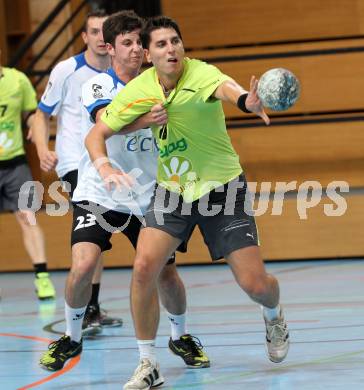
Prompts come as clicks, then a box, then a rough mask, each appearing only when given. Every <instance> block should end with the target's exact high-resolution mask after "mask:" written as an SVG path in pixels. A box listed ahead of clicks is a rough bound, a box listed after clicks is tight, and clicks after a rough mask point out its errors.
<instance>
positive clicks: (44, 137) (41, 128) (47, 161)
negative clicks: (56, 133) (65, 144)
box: [30, 108, 58, 172]
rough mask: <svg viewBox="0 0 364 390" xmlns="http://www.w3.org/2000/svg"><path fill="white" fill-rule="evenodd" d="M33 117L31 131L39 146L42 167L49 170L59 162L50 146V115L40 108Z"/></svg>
mask: <svg viewBox="0 0 364 390" xmlns="http://www.w3.org/2000/svg"><path fill="white" fill-rule="evenodd" d="M32 119H33V120H32V123H31V128H30V132H31V134H32V141H33V142H34V144H35V146H36V148H37V153H38V158H39V161H40V168H41V169H42V170H43V171H45V172H49V171H51V170H52V169H54V168H55V167H56V165H57V162H58V157H57V154H56V153H55V152H54V151H51V150H49V148H48V141H49V115H48V114H46V113H45V112H43V111H42V110H40V109H39V108H38V109H37V111H36V112H35V114H34V115H33V118H32Z"/></svg>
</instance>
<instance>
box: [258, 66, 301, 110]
mask: <svg viewBox="0 0 364 390" xmlns="http://www.w3.org/2000/svg"><path fill="white" fill-rule="evenodd" d="M299 95H300V82H299V81H298V79H297V77H296V76H295V75H294V74H293V73H292V72H290V71H289V70H287V69H284V68H274V69H270V70H268V71H267V72H265V73H264V74H263V75H262V77H261V78H260V80H259V83H258V96H259V98H260V100H261V102H262V103H263V106H264V107H268V108H270V109H271V110H273V111H284V110H287V109H288V108H290V107H292V106H293V105H294V104H295V103H296V101H297V99H298V97H299Z"/></svg>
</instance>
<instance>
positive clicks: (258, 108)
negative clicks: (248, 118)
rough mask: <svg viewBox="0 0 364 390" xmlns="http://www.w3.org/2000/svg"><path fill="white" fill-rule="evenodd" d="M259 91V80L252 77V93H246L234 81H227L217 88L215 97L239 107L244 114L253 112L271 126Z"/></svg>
mask: <svg viewBox="0 0 364 390" xmlns="http://www.w3.org/2000/svg"><path fill="white" fill-rule="evenodd" d="M257 90H258V79H256V78H255V76H252V78H251V80H250V91H246V90H245V89H244V88H243V87H242V86H240V85H239V84H238V83H237V82H236V81H234V80H227V81H225V82H223V83H222V84H221V85H220V86H219V87H217V89H216V91H215V92H214V97H215V98H217V99H220V100H223V101H224V102H229V103H231V104H234V105H237V106H238V107H239V108H240V109H241V110H242V111H244V112H252V113H254V114H256V115H258V116H259V117H261V118H262V119H263V121H264V122H265V124H266V125H269V123H270V121H269V117H268V115H267V114H266V113H265V111H264V108H263V104H262V102H261V101H260V99H259V96H258V93H257Z"/></svg>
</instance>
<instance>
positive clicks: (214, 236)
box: [86, 16, 289, 389]
mask: <svg viewBox="0 0 364 390" xmlns="http://www.w3.org/2000/svg"><path fill="white" fill-rule="evenodd" d="M141 36H142V43H143V47H144V49H145V53H146V57H147V60H148V61H149V62H151V63H152V64H153V67H152V68H150V69H148V70H146V71H145V72H144V73H142V74H141V75H140V76H138V77H137V78H135V79H134V80H132V81H131V82H130V83H128V85H126V87H125V88H124V89H123V90H122V91H121V92H120V93H119V94H118V95H117V96H116V97H115V98H114V100H113V101H112V103H111V104H110V105H109V106H107V107H106V110H105V112H104V114H103V115H102V116H101V119H100V120H99V121H98V122H97V123H96V125H95V126H94V127H93V129H92V130H91V132H90V133H89V135H88V137H87V138H86V147H87V148H88V150H89V153H90V156H91V159H92V160H93V161H94V163H95V166H96V168H97V169H98V172H99V174H100V176H101V177H102V178H103V179H104V181H105V183H106V185H107V186H108V187H109V188H110V187H112V186H113V185H115V186H117V187H118V186H123V185H129V186H131V188H132V186H133V185H134V183H133V181H132V180H131V179H130V177H129V176H128V175H127V172H121V171H118V170H116V169H114V168H113V167H112V166H111V164H110V163H109V161H108V160H107V154H106V149H105V140H106V139H107V138H108V137H110V136H111V135H112V134H114V133H115V132H119V131H121V132H122V131H123V128H124V127H126V126H127V125H128V124H130V123H131V122H133V121H134V120H135V119H136V118H138V117H140V116H141V115H143V114H145V113H147V112H151V113H152V115H153V116H154V119H155V123H157V124H158V125H153V126H152V130H153V134H154V137H155V138H156V139H157V142H158V147H159V156H158V173H157V184H156V186H155V191H154V196H153V198H152V200H151V204H150V206H149V209H148V211H147V213H146V216H145V226H146V227H145V228H144V229H142V231H141V233H140V236H139V240H138V245H137V253H136V258H135V262H134V271H133V278H132V286H131V305H132V313H133V320H134V327H135V331H136V337H137V339H138V340H143V342H144V343H148V342H149V344H150V345H151V346H153V345H154V340H155V337H156V333H157V327H158V320H159V305H158V303H157V302H155V301H153V300H152V298H151V297H152V296H153V293H154V291H155V290H156V288H157V280H158V276H159V274H160V272H161V269H162V268H163V266H164V264H165V261H161V259H167V258H168V256H170V255H171V254H172V253H173V252H174V251H175V250H176V249H177V248H179V250H182V251H183V250H186V247H187V242H188V240H189V238H190V236H191V234H192V231H193V229H194V227H195V226H196V225H198V226H199V228H200V230H201V232H202V235H203V237H204V240H205V243H206V245H207V246H208V248H209V251H210V254H211V257H212V259H213V260H218V259H221V258H225V259H226V261H227V263H228V264H229V266H230V268H231V270H232V272H233V274H234V277H235V279H236V281H237V283H238V284H239V286H240V287H241V288H242V290H244V291H245V292H246V293H247V294H248V295H249V296H250V298H251V299H252V300H254V301H255V302H257V303H258V304H260V305H261V306H262V309H263V317H264V320H265V324H266V340H267V352H268V357H269V359H270V360H271V361H273V362H276V363H278V362H281V361H283V360H284V358H285V357H286V355H287V352H288V347H289V335H288V330H287V325H286V322H285V320H284V317H283V311H282V308H281V306H280V304H279V285H278V281H277V280H276V278H275V277H274V276H272V275H270V274H267V273H266V271H265V268H264V263H263V260H262V258H261V254H260V250H259V239H258V235H257V229H256V226H255V221H254V217H253V216H252V213H251V212H249V210H247V209H246V207H244V205H245V204H247V202H246V199H245V198H246V192H247V184H246V180H245V177H244V174H243V170H242V168H241V166H240V163H239V157H238V155H237V154H236V152H235V150H234V149H233V147H232V145H231V141H230V138H229V136H228V134H227V131H226V125H225V117H224V113H223V109H222V103H221V101H225V102H229V103H231V104H234V105H237V106H238V107H239V108H240V109H241V110H242V111H244V112H252V113H255V114H256V115H258V116H259V117H261V118H262V119H263V121H264V122H265V123H266V124H269V118H268V116H267V115H266V113H265V112H264V110H263V106H262V103H261V102H260V100H259V98H258V95H257V85H258V80H257V79H256V78H255V77H254V76H253V77H252V79H251V82H250V90H249V91H246V90H245V89H244V88H242V87H241V86H240V85H239V84H238V83H237V82H235V81H234V80H233V79H231V78H230V77H229V76H227V75H225V74H223V73H222V72H221V71H220V70H219V69H218V68H216V67H215V66H212V65H209V64H206V63H204V62H202V61H199V60H193V59H189V58H187V57H185V54H184V47H183V42H182V36H181V33H180V30H179V27H178V25H177V24H176V22H174V21H173V20H172V19H170V18H168V17H164V16H161V17H157V18H153V19H150V20H149V21H148V22H147V23H146V25H145V27H144V29H143V31H142V35H141ZM175 353H178V350H176V351H175ZM144 357H145V355H144ZM162 383H163V378H162V376H161V374H160V372H159V365H158V363H157V361H156V358H155V354H154V351H153V348H152V347H151V348H150V356H149V358H148V357H147V359H141V361H140V363H139V365H138V367H137V369H136V371H135V373H134V375H133V376H132V377H131V379H130V380H129V381H128V382H127V383H126V384H125V386H124V389H149V388H151V387H155V386H158V385H160V384H162Z"/></svg>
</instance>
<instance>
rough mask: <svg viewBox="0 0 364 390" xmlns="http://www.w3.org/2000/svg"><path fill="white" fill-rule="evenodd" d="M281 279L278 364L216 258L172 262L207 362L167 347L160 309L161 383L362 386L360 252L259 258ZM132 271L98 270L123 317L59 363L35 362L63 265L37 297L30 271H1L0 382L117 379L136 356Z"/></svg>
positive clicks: (103, 382)
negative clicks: (44, 294)
mask: <svg viewBox="0 0 364 390" xmlns="http://www.w3.org/2000/svg"><path fill="white" fill-rule="evenodd" d="M267 268H268V270H269V271H271V272H272V273H274V274H275V275H276V276H277V277H278V278H279V280H280V283H281V295H282V302H283V304H284V308H285V313H286V318H287V320H288V324H289V327H290V331H291V332H290V335H291V349H290V352H289V355H288V357H287V360H286V361H285V362H284V363H281V364H274V363H271V362H269V360H268V359H267V357H266V355H265V349H264V336H265V335H264V326H263V321H262V315H261V311H260V309H259V308H258V307H257V305H255V304H254V303H252V302H251V301H250V300H249V299H248V298H247V296H246V295H244V294H243V293H241V292H240V290H239V289H238V287H237V286H236V284H235V282H234V280H233V278H232V274H231V273H230V271H229V269H228V268H227V266H225V265H210V266H189V267H180V273H181V275H182V277H183V280H184V282H185V284H186V287H187V290H188V303H189V330H190V332H191V333H192V334H194V335H195V336H198V337H199V338H200V339H201V341H202V343H203V344H204V346H205V348H206V351H207V352H208V354H209V356H210V359H211V362H212V364H211V368H207V369H201V370H191V369H186V368H185V367H184V365H183V362H182V360H180V358H178V357H176V356H174V355H172V354H170V353H169V352H168V350H167V348H166V346H167V341H168V335H169V324H168V322H167V319H166V317H165V315H164V313H163V312H162V315H161V324H160V329H159V336H158V339H157V347H158V349H157V353H158V356H159V359H160V363H161V368H162V374H163V375H164V377H165V379H166V382H165V384H164V386H163V389H195V390H202V389H209V390H210V389H211V390H213V389H214V390H215V389H226V390H235V389H236V390H237V389H239V390H241V389H249V390H258V389H259V390H263V389H264V390H268V389H269V390H305V389H315V390H316V389H325V390H328V389H330V390H331V389H345V390H350V389H355V390H358V389H363V388H364V294H363V292H364V261H362V260H342V261H337V260H333V261H306V262H277V263H268V264H267ZM130 274H131V271H130V270H129V269H123V270H106V271H105V273H104V277H103V284H102V292H101V301H102V306H103V307H104V308H105V309H107V310H108V311H109V313H110V314H113V315H117V316H122V318H123V320H124V326H123V327H122V328H114V329H108V330H104V332H103V333H102V334H101V335H99V336H97V337H94V338H93V339H86V340H85V341H84V352H83V353H82V357H81V359H80V360H79V359H78V358H74V359H73V360H71V361H70V362H69V363H68V365H67V366H66V367H65V368H64V369H63V370H62V371H60V372H57V373H56V374H52V373H51V372H47V371H44V370H43V369H42V368H40V367H39V366H38V359H39V357H40V355H41V353H42V351H44V350H45V349H46V348H47V344H48V342H49V341H50V340H54V339H56V338H58V337H59V332H62V331H63V329H64V322H63V321H62V319H63V298H62V291H63V286H64V280H65V275H66V274H65V273H64V272H57V273H53V280H54V282H55V284H56V287H57V291H58V298H57V300H56V301H55V302H43V303H38V301H37V300H36V298H35V295H34V292H33V285H32V283H33V275H32V274H31V273H11V274H6V273H3V274H1V275H0V286H1V289H2V299H1V301H0V318H1V330H0V332H1V334H0V389H1V390H13V389H30V388H36V389H38V388H39V389H82V390H84V389H90V390H91V389H92V390H96V389H97V390H100V389H102V390H112V389H119V390H120V389H122V384H123V383H124V382H125V381H126V380H127V379H128V377H129V376H130V375H131V374H132V372H133V370H134V368H135V366H136V363H137V359H138V353H137V349H136V344H135V340H134V336H133V327H132V321H131V317H130V313H129V299H128V295H129V292H128V286H129V280H130Z"/></svg>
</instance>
